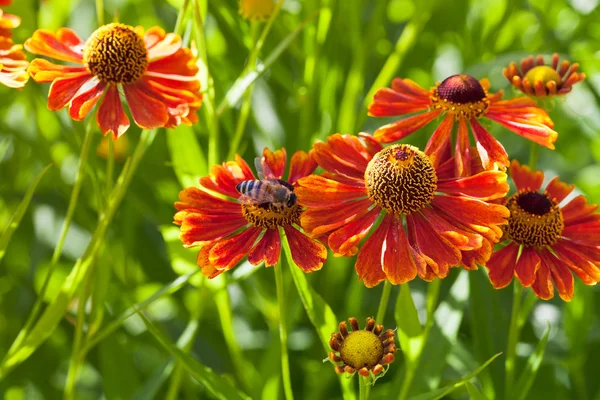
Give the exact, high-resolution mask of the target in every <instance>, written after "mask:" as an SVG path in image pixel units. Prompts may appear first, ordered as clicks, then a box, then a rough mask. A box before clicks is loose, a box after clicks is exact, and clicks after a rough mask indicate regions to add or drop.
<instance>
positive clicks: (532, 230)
mask: <svg viewBox="0 0 600 400" xmlns="http://www.w3.org/2000/svg"><path fill="white" fill-rule="evenodd" d="M506 207H507V208H508V209H509V210H510V218H509V219H508V225H507V226H506V234H507V236H508V238H509V239H510V240H512V241H514V242H515V243H518V244H522V245H524V246H533V247H543V246H552V245H553V244H555V243H556V241H557V240H558V239H559V238H560V236H561V234H562V230H563V228H564V222H563V216H562V213H561V212H560V208H559V207H558V204H557V203H556V202H555V201H553V200H552V199H551V198H550V197H549V196H548V195H547V194H545V193H538V192H533V191H524V192H519V193H517V194H515V195H514V196H511V197H510V198H509V199H508V201H507V203H506Z"/></svg>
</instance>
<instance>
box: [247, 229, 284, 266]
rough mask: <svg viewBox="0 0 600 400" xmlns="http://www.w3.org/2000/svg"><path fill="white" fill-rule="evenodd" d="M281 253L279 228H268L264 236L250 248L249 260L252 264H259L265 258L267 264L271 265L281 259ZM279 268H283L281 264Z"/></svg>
mask: <svg viewBox="0 0 600 400" xmlns="http://www.w3.org/2000/svg"><path fill="white" fill-rule="evenodd" d="M280 253H281V237H280V236H279V230H277V229H267V230H266V231H265V234H264V235H263V237H262V238H261V239H260V240H259V241H258V243H256V245H255V246H254V247H253V248H252V250H250V254H248V261H250V263H251V264H252V265H258V264H260V263H261V262H262V261H263V260H264V262H265V266H267V267H271V266H273V265H276V264H277V262H278V261H279V255H280ZM278 268H281V266H279V267H278Z"/></svg>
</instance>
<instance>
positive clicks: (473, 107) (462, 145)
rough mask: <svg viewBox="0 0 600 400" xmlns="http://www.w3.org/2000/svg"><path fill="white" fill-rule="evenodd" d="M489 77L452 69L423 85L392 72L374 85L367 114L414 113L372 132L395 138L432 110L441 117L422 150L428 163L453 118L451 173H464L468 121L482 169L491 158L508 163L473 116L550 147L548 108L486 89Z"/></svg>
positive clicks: (552, 137) (388, 139)
mask: <svg viewBox="0 0 600 400" xmlns="http://www.w3.org/2000/svg"><path fill="white" fill-rule="evenodd" d="M488 89H489V81H488V80H487V79H483V80H481V81H478V80H477V79H475V78H473V77H472V76H470V75H465V74H459V75H452V76H450V77H448V78H446V79H444V80H443V81H442V82H441V83H438V84H437V86H436V87H433V88H431V89H430V90H429V91H427V90H425V89H423V88H422V87H420V86H419V85H417V84H416V83H415V82H413V81H411V80H409V79H399V78H396V79H394V80H393V82H392V87H391V88H383V89H379V90H378V91H377V93H375V96H374V98H373V102H372V103H371V104H370V105H369V115H371V116H374V117H390V116H396V115H406V114H412V113H419V114H417V115H414V116H411V117H408V118H405V119H402V120H399V121H396V122H393V123H391V124H388V125H384V126H382V127H380V128H379V129H377V130H376V131H375V133H374V137H375V139H376V140H377V141H379V142H381V143H391V142H395V141H397V140H400V139H402V138H404V137H406V136H408V135H410V134H411V133H413V132H415V131H416V130H418V129H419V128H422V127H424V126H425V125H427V124H429V123H430V122H431V121H433V120H434V119H435V118H437V117H438V116H444V119H443V121H442V123H441V124H440V125H439V127H438V128H437V129H436V131H435V132H434V133H433V135H432V136H431V138H430V139H429V142H428V143H427V147H426V148H425V154H427V155H429V156H431V157H432V161H433V164H434V166H437V165H438V164H439V163H440V161H441V158H440V154H441V152H443V151H444V148H445V143H446V141H448V140H449V139H450V136H451V131H452V127H453V126H454V124H455V123H458V136H457V139H456V157H455V162H456V166H455V168H456V173H457V176H469V175H470V174H471V171H470V170H469V165H470V162H469V158H470V157H471V155H470V154H469V148H470V144H469V134H468V128H467V125H469V126H470V127H471V131H472V132H473V136H474V138H475V142H476V145H477V149H478V153H479V156H480V157H481V162H482V163H483V166H484V167H485V168H486V169H491V168H493V167H494V165H495V164H499V165H501V166H508V165H509V161H508V155H507V154H506V151H505V150H504V147H503V146H502V145H501V144H500V142H498V141H497V140H496V139H495V138H494V137H493V136H492V135H491V134H490V133H489V132H488V131H487V130H486V129H485V128H484V127H483V126H482V125H481V124H480V123H479V122H478V120H479V119H481V118H486V119H489V120H492V121H496V122H498V123H499V124H501V125H503V126H505V127H507V128H508V129H510V130H511V131H513V132H515V133H516V134H518V135H521V136H523V137H525V138H526V139H529V140H532V141H534V142H536V143H539V144H541V145H542V146H545V147H548V148H550V149H553V148H554V144H553V143H554V142H555V141H556V138H557V136H558V135H557V133H556V132H554V131H553V130H552V127H553V123H552V121H551V120H550V117H549V116H548V114H547V113H546V112H545V111H544V110H542V109H541V108H538V107H537V106H536V105H535V103H534V102H533V101H532V100H531V99H528V98H518V99H512V100H501V99H502V91H500V92H498V93H489V92H488Z"/></svg>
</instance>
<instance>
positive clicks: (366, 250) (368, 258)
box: [355, 216, 392, 287]
mask: <svg viewBox="0 0 600 400" xmlns="http://www.w3.org/2000/svg"><path fill="white" fill-rule="evenodd" d="M391 223H392V220H391V217H388V216H386V217H385V218H384V219H383V221H382V222H381V225H379V227H378V228H377V229H375V231H374V232H373V234H372V235H371V236H370V237H369V238H368V239H367V241H366V242H365V243H364V244H363V245H362V247H361V248H360V251H359V252H358V257H357V258H356V267H355V268H356V273H357V274H358V279H359V280H361V281H363V283H364V284H365V286H366V287H373V286H376V285H377V284H379V283H380V282H381V281H383V280H385V279H386V274H385V273H384V272H383V266H382V251H383V241H384V240H385V238H386V236H387V233H388V230H389V228H390V225H391Z"/></svg>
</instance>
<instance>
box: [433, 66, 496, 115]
mask: <svg viewBox="0 0 600 400" xmlns="http://www.w3.org/2000/svg"><path fill="white" fill-rule="evenodd" d="M429 98H430V100H431V103H432V105H433V108H435V109H437V110H442V111H446V112H449V113H451V114H454V115H457V116H460V117H464V118H477V117H480V116H482V115H485V113H486V112H487V110H488V108H489V106H490V101H489V100H488V97H487V92H486V91H485V89H484V88H483V86H481V83H479V81H478V80H477V79H475V78H473V77H472V76H471V75H466V74H458V75H452V76H450V77H448V78H446V79H444V80H443V81H442V83H440V84H439V85H438V86H437V87H435V88H433V89H432V90H431V95H430V97H429Z"/></svg>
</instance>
